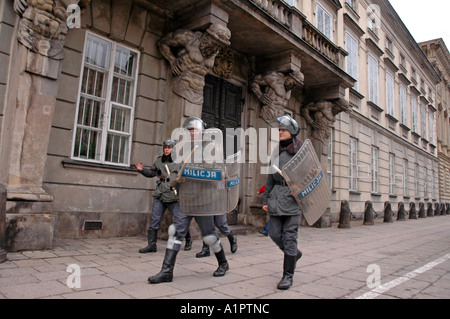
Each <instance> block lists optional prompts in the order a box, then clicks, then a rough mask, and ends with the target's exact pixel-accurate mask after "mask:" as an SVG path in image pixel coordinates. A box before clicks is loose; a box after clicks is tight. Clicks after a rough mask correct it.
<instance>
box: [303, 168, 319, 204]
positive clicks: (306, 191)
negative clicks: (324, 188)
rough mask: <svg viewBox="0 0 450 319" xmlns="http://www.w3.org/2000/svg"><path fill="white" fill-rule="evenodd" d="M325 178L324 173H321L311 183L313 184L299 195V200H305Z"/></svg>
mask: <svg viewBox="0 0 450 319" xmlns="http://www.w3.org/2000/svg"><path fill="white" fill-rule="evenodd" d="M322 178H323V171H320V172H319V174H318V175H317V176H316V177H315V178H314V179H313V180H312V181H311V183H310V184H309V185H308V186H307V187H305V189H303V190H302V191H301V192H300V193H298V195H297V196H298V198H299V199H303V198H305V197H306V196H308V195H309V194H311V192H312V191H313V190H314V189H315V188H316V187H317V186H318V185H319V183H320V182H321V181H322Z"/></svg>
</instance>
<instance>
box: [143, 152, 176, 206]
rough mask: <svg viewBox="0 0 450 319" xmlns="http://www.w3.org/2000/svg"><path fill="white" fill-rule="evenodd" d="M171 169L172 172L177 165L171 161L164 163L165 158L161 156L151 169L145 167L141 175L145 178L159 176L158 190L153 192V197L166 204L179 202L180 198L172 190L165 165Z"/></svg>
mask: <svg viewBox="0 0 450 319" xmlns="http://www.w3.org/2000/svg"><path fill="white" fill-rule="evenodd" d="M166 164H167V166H168V167H169V171H170V172H172V171H174V170H175V168H177V164H176V163H174V162H170V161H165V162H163V156H162V155H161V156H159V157H158V158H157V159H156V160H155V162H154V163H153V165H152V166H151V167H149V168H146V167H144V168H143V169H142V171H140V173H141V174H142V175H144V176H145V177H155V176H158V180H157V181H156V190H155V191H154V192H153V197H154V198H157V199H159V200H161V201H162V202H164V203H170V202H176V201H178V196H177V195H175V193H174V191H173V190H171V189H170V179H169V176H168V175H167V171H166V168H165V165H166Z"/></svg>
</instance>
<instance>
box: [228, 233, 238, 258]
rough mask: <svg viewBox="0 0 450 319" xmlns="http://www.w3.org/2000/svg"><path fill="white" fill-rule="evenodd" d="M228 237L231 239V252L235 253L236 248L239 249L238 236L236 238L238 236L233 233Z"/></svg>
mask: <svg viewBox="0 0 450 319" xmlns="http://www.w3.org/2000/svg"><path fill="white" fill-rule="evenodd" d="M227 237H228V240H229V241H230V249H231V253H232V254H234V253H235V252H236V250H237V249H238V246H237V238H236V236H234V235H233V234H231V233H230V234H229V235H228V236H227Z"/></svg>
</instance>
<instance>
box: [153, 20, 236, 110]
mask: <svg viewBox="0 0 450 319" xmlns="http://www.w3.org/2000/svg"><path fill="white" fill-rule="evenodd" d="M230 38H231V31H230V30H229V29H228V28H227V27H225V26H223V25H221V24H211V25H210V26H209V27H208V29H207V30H206V31H205V32H200V31H197V32H194V31H191V30H185V29H178V30H176V31H174V32H171V33H169V34H167V35H166V36H165V37H164V38H162V39H161V40H160V41H159V43H158V45H159V50H160V52H161V54H162V55H163V56H164V58H166V59H167V60H168V61H169V63H170V67H171V70H172V73H173V75H174V80H173V82H172V90H173V91H174V92H175V93H176V94H178V95H179V96H181V97H183V98H185V99H187V100H188V101H189V102H191V103H194V104H200V105H201V104H202V103H203V88H204V86H205V75H206V74H207V73H208V72H209V71H210V70H212V69H213V67H214V60H215V58H216V56H217V54H218V53H219V50H220V49H221V48H222V47H224V46H228V45H230Z"/></svg>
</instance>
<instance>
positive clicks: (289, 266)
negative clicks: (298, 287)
mask: <svg viewBox="0 0 450 319" xmlns="http://www.w3.org/2000/svg"><path fill="white" fill-rule="evenodd" d="M297 257H298V253H297V255H296V256H289V255H286V254H285V255H284V262H283V278H282V279H281V281H280V282H279V283H278V285H277V288H278V289H281V290H286V289H289V287H291V286H292V283H293V277H294V272H295V264H296V263H297V260H298V259H297Z"/></svg>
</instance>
